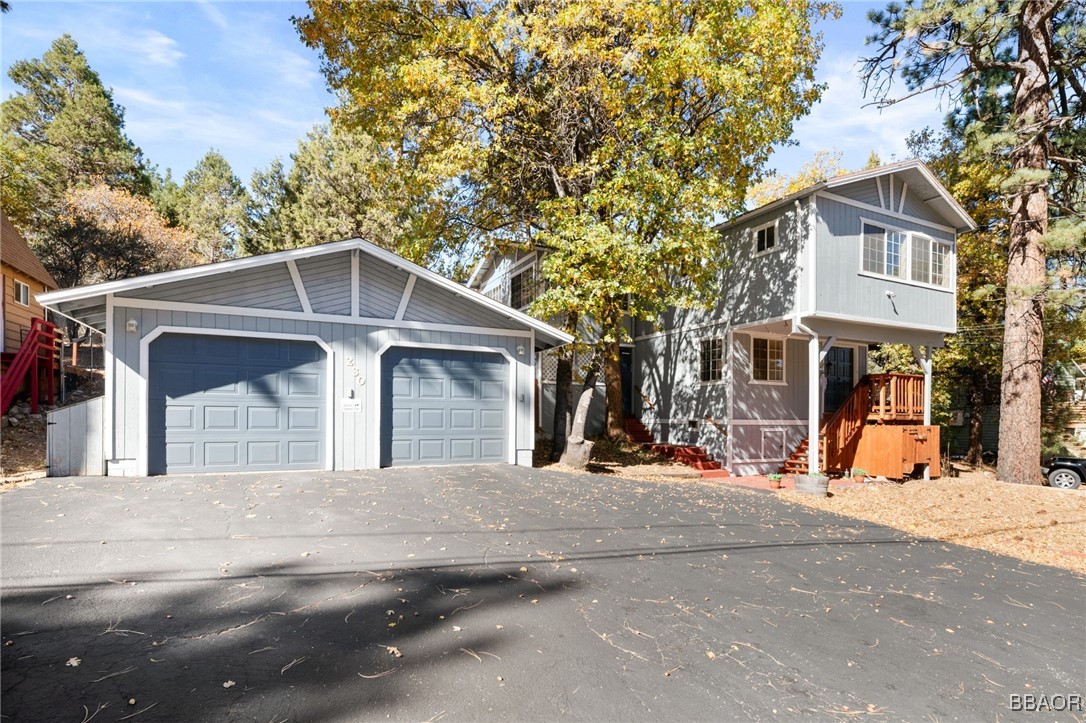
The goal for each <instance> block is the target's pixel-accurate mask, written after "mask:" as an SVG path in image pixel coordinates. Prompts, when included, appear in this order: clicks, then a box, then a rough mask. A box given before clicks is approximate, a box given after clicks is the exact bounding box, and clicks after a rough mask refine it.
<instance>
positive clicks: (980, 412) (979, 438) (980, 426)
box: [965, 381, 985, 465]
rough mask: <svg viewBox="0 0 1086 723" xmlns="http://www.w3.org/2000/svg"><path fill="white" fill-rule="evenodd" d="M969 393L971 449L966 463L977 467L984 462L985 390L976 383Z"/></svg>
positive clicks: (966, 452)
mask: <svg viewBox="0 0 1086 723" xmlns="http://www.w3.org/2000/svg"><path fill="white" fill-rule="evenodd" d="M971 386H972V389H971V390H970V392H969V447H968V448H967V449H966V451H965V463H966V464H972V465H977V464H980V463H981V462H983V461H984V402H985V399H984V390H983V389H982V388H981V386H980V384H977V383H976V381H974V382H972V384H971Z"/></svg>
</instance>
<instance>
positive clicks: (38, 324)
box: [0, 318, 56, 414]
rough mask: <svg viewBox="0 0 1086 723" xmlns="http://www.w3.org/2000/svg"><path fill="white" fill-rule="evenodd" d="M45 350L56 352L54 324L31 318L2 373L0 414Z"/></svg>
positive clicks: (10, 401)
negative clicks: (25, 331)
mask: <svg viewBox="0 0 1086 723" xmlns="http://www.w3.org/2000/svg"><path fill="white" fill-rule="evenodd" d="M45 350H48V351H49V353H50V355H53V354H56V326H55V325H54V324H51V323H50V322H48V321H46V320H45V319H37V318H35V319H32V320H31V321H30V331H29V333H28V334H27V335H26V338H25V339H23V343H22V346H20V347H19V351H18V352H17V353H16V354H15V358H14V359H13V360H12V362H11V364H10V366H8V370H7V373H6V374H4V378H3V383H2V384H0V414H7V412H8V409H9V408H10V407H11V403H12V402H14V401H15V395H16V393H18V390H19V385H21V384H22V382H23V379H25V378H26V375H27V373H28V372H29V371H30V367H31V365H32V364H33V363H34V361H35V360H36V359H38V358H40V357H41V352H42V351H45ZM50 358H51V357H50ZM35 404H36V402H35Z"/></svg>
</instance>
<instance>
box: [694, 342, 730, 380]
mask: <svg viewBox="0 0 1086 723" xmlns="http://www.w3.org/2000/svg"><path fill="white" fill-rule="evenodd" d="M706 341H719V342H720V379H702V378H701V345H702V342H706ZM727 342H728V340H727V338H725V337H723V336H703V337H702V338H700V339H698V384H701V385H703V386H707V387H708V386H712V385H714V384H724V383H726V382H727V381H728V374H727V372H728V349H727Z"/></svg>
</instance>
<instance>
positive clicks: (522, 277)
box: [509, 266, 535, 309]
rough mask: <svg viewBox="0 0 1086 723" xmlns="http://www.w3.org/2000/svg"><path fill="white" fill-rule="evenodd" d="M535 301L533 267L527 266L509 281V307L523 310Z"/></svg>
mask: <svg viewBox="0 0 1086 723" xmlns="http://www.w3.org/2000/svg"><path fill="white" fill-rule="evenodd" d="M534 300H535V267H534V266H529V267H528V268H527V269H525V270H524V271H521V272H520V273H519V274H517V275H516V276H514V277H512V278H511V279H509V305H510V306H512V307H513V308H514V309H523V308H524V307H525V306H527V305H528V304H530V303H532V301H534Z"/></svg>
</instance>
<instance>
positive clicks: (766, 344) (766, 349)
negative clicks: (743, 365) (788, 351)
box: [750, 336, 784, 384]
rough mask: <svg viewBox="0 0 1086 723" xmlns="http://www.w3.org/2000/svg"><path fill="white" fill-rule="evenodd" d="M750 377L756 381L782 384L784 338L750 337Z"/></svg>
mask: <svg viewBox="0 0 1086 723" xmlns="http://www.w3.org/2000/svg"><path fill="white" fill-rule="evenodd" d="M750 378H751V380H753V381H756V382H768V383H776V384H784V339H773V338H770V337H762V336H755V337H751V342H750Z"/></svg>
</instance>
